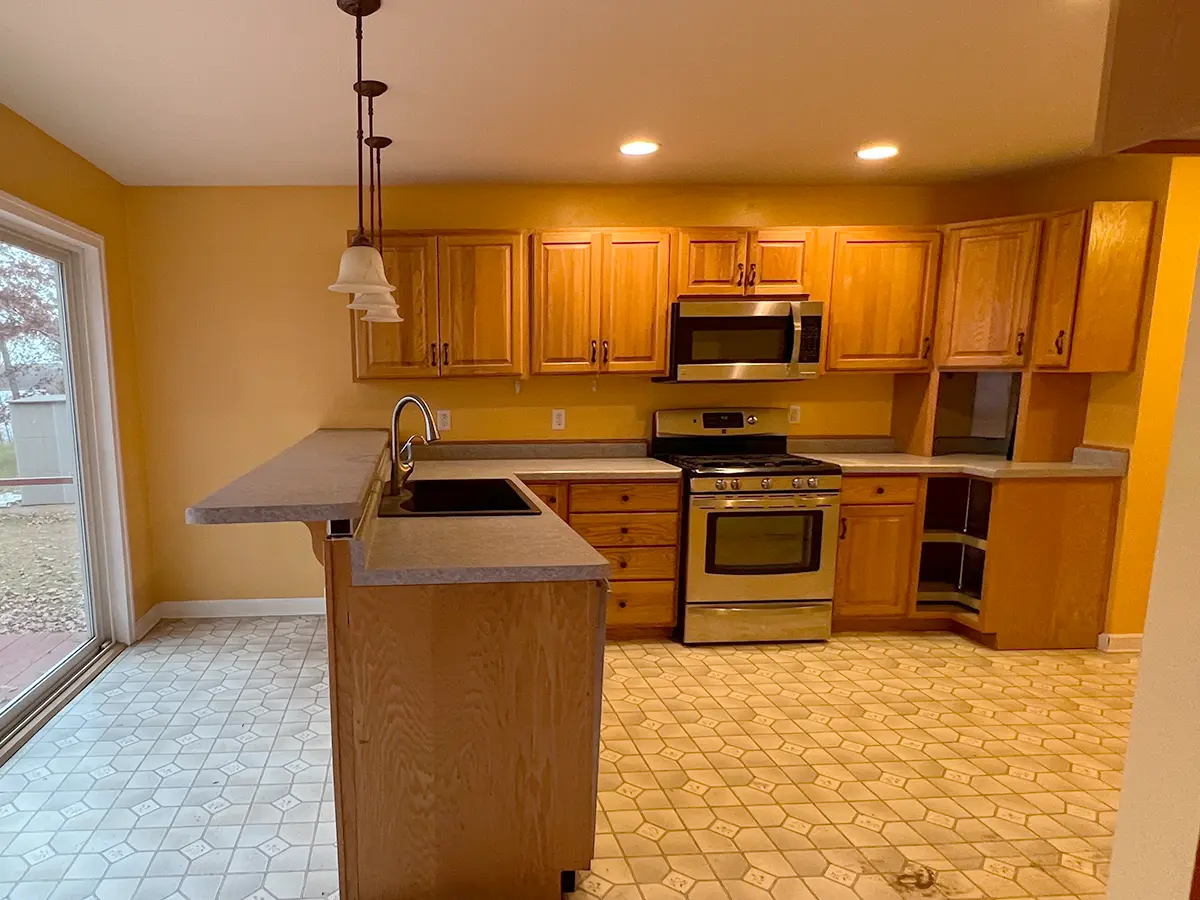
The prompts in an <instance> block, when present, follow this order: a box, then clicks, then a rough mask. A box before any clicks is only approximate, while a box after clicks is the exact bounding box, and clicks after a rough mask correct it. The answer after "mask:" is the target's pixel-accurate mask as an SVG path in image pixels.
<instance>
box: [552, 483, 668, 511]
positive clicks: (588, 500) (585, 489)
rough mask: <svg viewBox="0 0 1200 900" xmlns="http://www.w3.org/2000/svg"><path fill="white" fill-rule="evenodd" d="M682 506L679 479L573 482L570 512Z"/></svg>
mask: <svg viewBox="0 0 1200 900" xmlns="http://www.w3.org/2000/svg"><path fill="white" fill-rule="evenodd" d="M677 509H679V482H677V481H671V482H658V481H642V482H637V481H631V482H625V483H621V482H605V483H598V484H586V483H584V484H573V485H571V512H617V511H619V510H627V511H630V512H657V511H659V510H662V511H674V510H677Z"/></svg>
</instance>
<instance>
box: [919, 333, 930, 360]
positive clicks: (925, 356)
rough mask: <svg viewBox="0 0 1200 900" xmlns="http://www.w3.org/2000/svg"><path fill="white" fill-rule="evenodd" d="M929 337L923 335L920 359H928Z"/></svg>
mask: <svg viewBox="0 0 1200 900" xmlns="http://www.w3.org/2000/svg"><path fill="white" fill-rule="evenodd" d="M929 344H930V341H929V335H925V337H924V338H922V340H921V359H929Z"/></svg>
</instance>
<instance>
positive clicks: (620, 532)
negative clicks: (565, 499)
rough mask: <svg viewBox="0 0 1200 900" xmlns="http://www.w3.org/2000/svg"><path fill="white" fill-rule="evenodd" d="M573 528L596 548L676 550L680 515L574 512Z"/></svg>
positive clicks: (572, 515) (572, 518)
mask: <svg viewBox="0 0 1200 900" xmlns="http://www.w3.org/2000/svg"><path fill="white" fill-rule="evenodd" d="M571 527H572V528H574V529H575V531H576V532H578V534H579V535H580V536H581V537H582V538H583V539H584V540H585V541H587V542H588V543H589V544H591V545H592V546H593V547H666V546H671V547H674V546H675V542H676V539H677V537H678V535H679V514H678V513H673V512H670V513H583V514H581V515H576V514H575V513H572V514H571ZM672 577H674V576H672Z"/></svg>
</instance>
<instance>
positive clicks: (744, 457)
mask: <svg viewBox="0 0 1200 900" xmlns="http://www.w3.org/2000/svg"><path fill="white" fill-rule="evenodd" d="M651 454H652V455H653V456H655V457H657V458H659V459H663V460H666V461H667V462H670V463H672V464H673V465H677V466H679V467H680V468H681V469H683V470H684V478H685V487H686V490H685V496H684V503H685V507H684V515H685V516H686V521H685V523H684V525H683V546H682V552H681V554H680V599H681V602H680V606H681V610H680V615H679V622H680V625H679V637H680V639H681V640H682V641H683V642H684V643H686V644H698V643H725V642H737V641H770V642H776V641H805V640H823V639H825V638H828V637H829V634H830V630H831V625H832V621H833V572H834V561H835V558H836V554H837V533H836V532H837V522H838V513H839V507H840V501H839V494H840V491H841V486H842V470H841V469H840V468H839V467H838V466H836V465H833V464H832V463H825V462H821V461H820V460H815V459H809V458H807V457H804V456H791V455H789V454H788V453H787V410H783V409H665V410H659V411H658V412H657V413H655V414H654V436H653V439H652V441H651Z"/></svg>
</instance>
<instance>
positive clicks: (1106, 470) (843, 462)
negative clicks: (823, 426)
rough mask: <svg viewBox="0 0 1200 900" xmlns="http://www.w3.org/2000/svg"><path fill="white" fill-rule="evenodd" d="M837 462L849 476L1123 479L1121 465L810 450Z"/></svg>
mask: <svg viewBox="0 0 1200 900" xmlns="http://www.w3.org/2000/svg"><path fill="white" fill-rule="evenodd" d="M807 455H808V456H812V457H813V458H814V459H821V460H824V461H826V462H831V463H837V464H838V465H839V466H841V467H842V472H843V474H846V475H970V476H973V477H975V478H1123V477H1124V476H1125V469H1124V468H1123V467H1121V466H1118V465H1103V464H1101V465H1092V464H1087V463H1080V462H1010V461H1009V460H1007V459H999V458H997V457H995V456H982V455H977V454H969V453H956V454H951V455H948V456H912V455H910V454H908V453H809V454H807Z"/></svg>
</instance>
